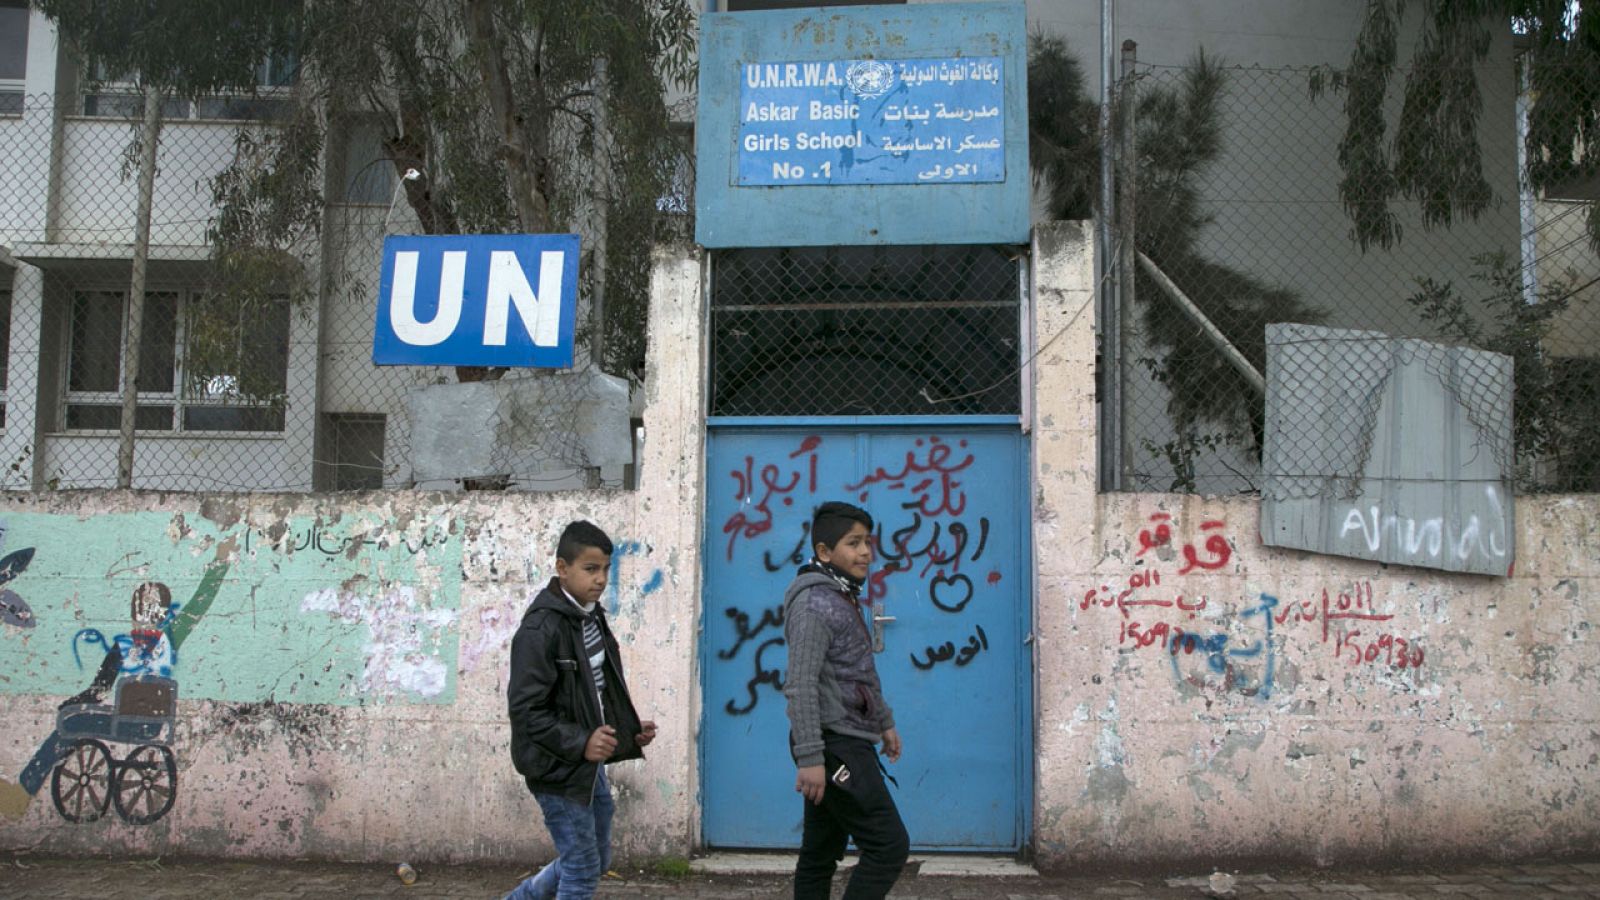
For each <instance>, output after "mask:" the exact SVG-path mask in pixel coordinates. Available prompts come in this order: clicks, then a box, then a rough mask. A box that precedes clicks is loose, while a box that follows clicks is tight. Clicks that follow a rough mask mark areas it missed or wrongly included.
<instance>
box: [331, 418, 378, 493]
mask: <svg viewBox="0 0 1600 900" xmlns="http://www.w3.org/2000/svg"><path fill="white" fill-rule="evenodd" d="M387 424H388V419H387V417H386V416H384V415H383V414H382V413H324V414H323V417H322V427H323V432H324V434H325V435H326V440H327V442H328V454H327V456H328V458H327V459H322V460H318V465H319V468H320V469H321V470H322V471H321V473H320V474H321V481H322V485H321V489H322V490H333V491H371V490H378V489H379V488H382V487H383V439H384V430H385V428H386V427H387Z"/></svg>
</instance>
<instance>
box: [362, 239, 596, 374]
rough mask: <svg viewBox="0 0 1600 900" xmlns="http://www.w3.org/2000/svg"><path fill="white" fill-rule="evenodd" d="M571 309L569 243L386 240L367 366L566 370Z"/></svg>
mask: <svg viewBox="0 0 1600 900" xmlns="http://www.w3.org/2000/svg"><path fill="white" fill-rule="evenodd" d="M577 308H578V236H577V235H575V234H477V235H455V234H452V235H426V236H407V237H390V238H386V239H385V240H384V242H383V269H382V272H381V274H380V275H379V278H378V321H377V327H376V328H375V329H374V332H373V338H372V361H373V362H374V363H375V364H377V365H380V366H515V367H536V368H551V369H560V368H568V367H570V366H571V365H572V331H573V324H574V321H575V319H576V318H577Z"/></svg>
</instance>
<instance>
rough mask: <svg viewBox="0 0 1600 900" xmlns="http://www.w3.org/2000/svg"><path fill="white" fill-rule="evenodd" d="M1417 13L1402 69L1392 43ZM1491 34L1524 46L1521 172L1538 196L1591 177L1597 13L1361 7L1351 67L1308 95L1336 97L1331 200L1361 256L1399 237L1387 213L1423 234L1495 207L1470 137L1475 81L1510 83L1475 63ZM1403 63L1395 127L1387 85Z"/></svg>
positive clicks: (1597, 240)
mask: <svg viewBox="0 0 1600 900" xmlns="http://www.w3.org/2000/svg"><path fill="white" fill-rule="evenodd" d="M1412 7H1415V8H1417V9H1416V11H1415V14H1417V15H1420V21H1419V22H1418V23H1417V25H1416V28H1417V40H1416V44H1415V51H1414V52H1413V54H1412V55H1411V57H1410V58H1409V59H1406V60H1402V59H1401V54H1400V40H1399V35H1400V31H1401V26H1402V24H1403V17H1404V16H1405V15H1406V14H1407V11H1408V9H1410V8H1412ZM1496 32H1500V33H1509V32H1516V33H1517V34H1519V35H1521V36H1522V38H1523V39H1524V43H1523V47H1524V49H1523V51H1522V56H1521V59H1520V62H1519V65H1520V66H1522V67H1525V71H1526V75H1527V81H1526V87H1527V91H1526V100H1527V102H1528V104H1529V106H1528V131H1527V137H1526V150H1527V172H1526V176H1527V178H1528V181H1529V183H1530V184H1531V186H1532V187H1533V188H1534V189H1536V190H1547V189H1549V188H1552V187H1556V186H1560V185H1565V184H1570V183H1573V182H1576V181H1578V180H1580V179H1583V178H1588V177H1592V176H1594V175H1595V174H1596V173H1597V172H1600V10H1597V9H1596V6H1595V4H1594V3H1593V2H1592V0H1590V2H1588V3H1585V2H1584V0H1367V4H1366V11H1365V15H1364V17H1363V20H1362V26H1361V31H1360V33H1359V35H1358V37H1357V39H1356V43H1355V47H1354V48H1353V50H1352V52H1351V55H1350V60H1349V62H1348V63H1347V64H1346V65H1345V66H1344V67H1342V68H1328V67H1324V68H1320V69H1317V70H1314V71H1313V73H1312V77H1311V89H1312V94H1313V95H1314V96H1315V95H1317V94H1320V93H1321V92H1322V91H1324V90H1327V89H1330V88H1331V89H1334V90H1337V91H1341V92H1342V93H1343V97H1344V114H1345V131H1344V135H1343V138H1342V139H1341V141H1340V143H1339V166H1340V168H1341V169H1342V172H1343V178H1342V179H1341V181H1340V183H1339V196H1340V199H1341V201H1342V202H1343V204H1344V208H1345V212H1346V214H1347V215H1348V216H1349V218H1350V222H1351V237H1352V238H1353V239H1354V240H1355V241H1356V242H1357V243H1358V244H1359V245H1360V246H1361V247H1362V249H1366V248H1368V247H1372V246H1378V247H1383V248H1388V247H1390V246H1393V245H1394V244H1396V243H1397V242H1399V241H1400V240H1401V238H1402V234H1401V230H1400V226H1399V223H1398V220H1397V218H1396V217H1395V215H1394V213H1393V211H1392V210H1391V204H1392V202H1393V201H1394V200H1396V199H1397V198H1406V199H1410V200H1414V201H1416V203H1417V204H1418V207H1419V209H1420V211H1421V215H1422V222H1423V225H1424V227H1429V228H1433V227H1448V226H1449V225H1450V224H1451V223H1452V222H1453V221H1456V220H1459V219H1463V218H1467V219H1471V218H1475V217H1477V216H1478V215H1479V214H1480V213H1482V212H1483V211H1484V210H1486V209H1488V208H1489V207H1490V206H1491V205H1492V204H1493V203H1494V202H1496V200H1497V198H1496V197H1495V195H1494V192H1493V190H1492V189H1491V188H1490V185H1489V181H1488V179H1486V178H1485V177H1484V172H1483V159H1482V155H1481V153H1480V151H1479V143H1478V130H1479V128H1480V126H1481V125H1482V124H1483V123H1482V119H1481V114H1482V111H1483V91H1482V84H1481V82H1482V80H1483V79H1484V78H1493V77H1501V78H1509V77H1511V73H1508V72H1504V71H1500V70H1495V69H1485V68H1484V67H1481V66H1479V65H1478V64H1479V63H1481V62H1483V60H1484V59H1485V58H1486V57H1487V56H1488V54H1489V52H1490V49H1491V47H1492V44H1493V39H1494V37H1495V34H1496ZM1402 63H1404V65H1405V68H1406V77H1405V83H1404V87H1403V88H1402V89H1401V92H1400V103H1399V109H1398V116H1397V118H1395V120H1394V122H1393V124H1392V126H1391V123H1390V118H1391V115H1390V111H1391V110H1392V108H1393V106H1394V104H1392V103H1390V102H1389V98H1390V86H1391V84H1392V83H1393V82H1394V81H1395V75H1396V72H1397V70H1399V69H1400V68H1401V66H1402ZM1597 209H1600V208H1597V207H1596V205H1595V204H1594V203H1593V202H1591V203H1590V207H1589V212H1588V216H1587V229H1588V233H1589V238H1590V242H1591V244H1592V245H1593V246H1594V247H1595V249H1596V250H1600V211H1597Z"/></svg>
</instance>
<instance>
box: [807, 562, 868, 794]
mask: <svg viewBox="0 0 1600 900" xmlns="http://www.w3.org/2000/svg"><path fill="white" fill-rule="evenodd" d="M783 636H784V638H785V640H786V642H787V644H788V646H789V671H788V672H787V673H786V674H785V676H784V680H783V696H784V697H785V698H787V700H788V703H789V740H790V743H791V748H790V749H791V752H792V753H793V755H794V760H795V765H796V766H799V767H802V768H804V767H806V766H820V765H822V747H823V740H822V732H823V730H824V729H826V730H827V731H831V732H834V733H835V734H844V735H849V736H851V737H858V738H862V739H863V740H866V741H869V742H871V743H874V744H876V743H877V742H878V741H879V739H880V738H882V736H883V733H884V732H885V731H888V730H889V729H890V728H893V727H894V713H893V712H892V711H891V710H890V709H889V704H887V703H885V702H884V700H883V688H882V686H881V685H880V683H879V682H878V671H877V669H876V668H875V667H874V666H873V664H872V640H871V637H870V635H869V634H868V633H867V624H866V622H864V621H863V620H862V618H861V610H860V609H859V608H858V607H857V606H856V601H855V600H854V599H853V598H852V597H850V596H849V595H848V594H846V593H844V592H843V591H842V590H840V588H839V583H838V582H836V581H834V580H833V579H832V578H830V577H829V576H827V575H825V574H823V573H821V572H816V571H810V572H806V571H802V572H801V573H800V574H799V575H797V576H796V577H795V579H794V581H793V582H792V583H791V584H790V585H789V589H788V590H786V591H784V594H783Z"/></svg>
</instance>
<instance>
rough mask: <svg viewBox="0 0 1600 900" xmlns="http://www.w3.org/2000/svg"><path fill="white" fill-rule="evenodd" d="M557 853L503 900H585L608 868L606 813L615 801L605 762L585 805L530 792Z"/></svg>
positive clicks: (608, 826)
mask: <svg viewBox="0 0 1600 900" xmlns="http://www.w3.org/2000/svg"><path fill="white" fill-rule="evenodd" d="M533 799H534V800H536V801H538V803H539V809H540V810H542V811H543V812H544V824H545V827H546V828H548V829H550V840H551V841H553V842H554V843H555V845H556V853H558V854H559V855H558V856H557V857H556V858H555V859H554V860H553V861H552V862H551V863H550V864H549V865H547V866H545V867H544V868H543V869H540V870H539V874H537V875H535V876H533V877H532V878H529V879H528V880H526V881H524V882H522V883H521V884H519V885H517V888H516V890H514V891H512V892H511V893H509V894H507V895H506V900H589V898H590V897H593V896H594V892H595V889H596V888H597V887H599V885H600V876H601V875H604V874H605V871H606V869H608V868H610V866H611V816H612V814H613V813H614V812H615V811H616V804H615V803H614V802H613V801H612V799H611V785H610V783H608V782H607V781H606V770H605V766H601V767H600V774H599V776H598V777H597V778H596V779H595V785H594V796H593V798H592V800H591V801H590V803H589V805H588V806H584V805H583V804H582V803H579V802H577V801H576V800H569V799H567V798H566V797H563V796H561V795H560V794H534V795H533Z"/></svg>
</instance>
